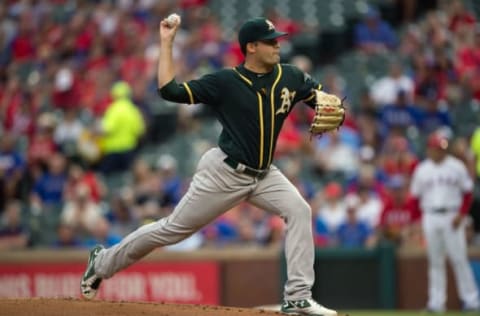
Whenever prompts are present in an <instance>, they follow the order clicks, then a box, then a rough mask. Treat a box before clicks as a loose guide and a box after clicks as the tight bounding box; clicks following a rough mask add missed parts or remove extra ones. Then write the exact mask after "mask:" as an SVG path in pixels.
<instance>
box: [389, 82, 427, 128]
mask: <svg viewBox="0 0 480 316" xmlns="http://www.w3.org/2000/svg"><path fill="white" fill-rule="evenodd" d="M421 118H422V112H421V111H420V110H419V108H418V107H417V106H415V105H414V104H412V103H411V102H410V101H409V100H408V96H407V93H406V92H405V91H402V90H401V91H399V92H398V94H397V99H396V101H395V102H394V103H393V104H388V105H385V106H384V107H383V108H382V109H381V112H380V123H381V126H382V134H383V135H384V136H388V135H389V134H391V133H401V134H405V133H406V132H407V130H414V131H418V130H419V128H420V124H421Z"/></svg>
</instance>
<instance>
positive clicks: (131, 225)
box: [106, 190, 140, 237]
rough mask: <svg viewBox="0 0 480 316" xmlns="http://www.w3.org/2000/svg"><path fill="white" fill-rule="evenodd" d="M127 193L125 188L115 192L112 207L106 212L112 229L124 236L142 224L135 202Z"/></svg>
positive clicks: (113, 231) (110, 204)
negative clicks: (135, 208)
mask: <svg viewBox="0 0 480 316" xmlns="http://www.w3.org/2000/svg"><path fill="white" fill-rule="evenodd" d="M126 195H128V192H126V191H125V190H123V191H120V192H119V193H117V194H115V195H114V196H113V197H112V199H111V200H110V203H109V206H110V208H109V210H108V213H107V214H106V218H107V220H108V221H109V222H110V231H111V232H112V233H114V234H116V235H119V236H122V237H124V236H126V235H128V234H129V233H131V232H132V231H134V230H135V229H137V228H138V227H139V226H140V223H139V219H138V218H137V215H136V214H135V210H134V206H133V203H132V201H131V200H130V199H129V198H128V196H126Z"/></svg>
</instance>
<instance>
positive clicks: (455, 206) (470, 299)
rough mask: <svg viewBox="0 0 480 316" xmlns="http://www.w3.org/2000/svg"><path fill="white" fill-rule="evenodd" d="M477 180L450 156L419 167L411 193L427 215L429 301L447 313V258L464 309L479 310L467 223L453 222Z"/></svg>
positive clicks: (425, 221)
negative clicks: (469, 259)
mask: <svg viewBox="0 0 480 316" xmlns="http://www.w3.org/2000/svg"><path fill="white" fill-rule="evenodd" d="M472 189H473V181H472V179H471V178H470V176H469V175H468V172H467V169H466V167H465V165H464V164H463V163H462V162H461V161H460V160H458V159H457V158H454V157H453V156H450V155H447V156H446V157H445V159H443V160H442V161H441V162H439V163H435V162H434V161H433V160H431V159H426V160H424V161H422V162H421V163H420V164H419V165H418V167H417V168H416V170H415V172H414V174H413V178H412V182H411V188H410V191H411V194H412V195H413V196H414V197H417V198H418V199H419V203H420V209H421V210H422V213H423V216H422V217H423V220H422V225H423V230H424V234H425V238H426V242H427V253H428V261H429V272H428V277H429V292H428V294H429V300H428V305H427V307H428V308H429V309H431V310H434V311H443V310H445V303H446V266H445V256H446V255H448V257H449V259H450V260H451V263H452V266H453V271H454V274H455V280H456V284H457V289H458V292H459V294H460V298H461V299H462V301H463V303H464V307H465V308H468V309H475V308H479V306H480V303H479V297H478V289H477V286H476V284H475V279H474V277H473V273H472V269H471V267H470V265H469V263H468V256H467V243H466V237H465V223H462V224H461V225H460V227H458V228H457V229H454V228H453V226H452V221H453V219H454V217H455V216H456V215H457V214H458V212H459V211H460V207H461V205H462V202H463V195H464V193H466V192H471V191H472Z"/></svg>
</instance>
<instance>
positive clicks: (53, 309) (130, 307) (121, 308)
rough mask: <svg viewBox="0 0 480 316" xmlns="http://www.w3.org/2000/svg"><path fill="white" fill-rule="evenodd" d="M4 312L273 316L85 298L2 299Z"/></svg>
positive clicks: (3, 315)
mask: <svg viewBox="0 0 480 316" xmlns="http://www.w3.org/2000/svg"><path fill="white" fill-rule="evenodd" d="M0 306H1V307H0V316H32V315H35V316H90V315H92V316H93V315H99V316H137V315H138V316H270V315H272V316H273V315H283V314H281V313H278V312H271V311H265V310H262V309H248V308H237V307H223V306H204V305H179V304H163V303H158V304H153V303H131V302H108V301H95V300H94V301H83V300H79V299H68V298H59V299H55V298H34V299H31V298H29V299H27V298H25V299H21V298H15V299H0Z"/></svg>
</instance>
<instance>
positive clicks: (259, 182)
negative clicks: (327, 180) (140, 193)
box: [81, 18, 337, 316]
mask: <svg viewBox="0 0 480 316" xmlns="http://www.w3.org/2000/svg"><path fill="white" fill-rule="evenodd" d="M179 25H180V21H179V20H178V21H176V23H173V24H172V23H169V21H167V20H164V21H162V22H161V24H160V41H161V47H160V56H159V64H158V78H157V79H158V87H159V93H160V95H161V96H162V97H163V98H164V99H166V100H169V101H173V102H178V103H189V104H198V103H203V104H207V105H209V106H211V107H212V108H213V110H214V111H215V113H216V114H217V117H218V119H219V121H220V123H221V124H222V126H223V131H222V133H221V135H220V138H219V141H218V147H215V148H212V149H210V150H209V151H207V152H206V153H205V154H204V155H203V156H202V158H201V160H200V162H199V163H198V167H197V170H196V173H195V175H194V177H193V180H192V183H191V184H190V187H189V189H188V192H187V193H186V194H185V196H184V197H183V198H182V200H181V201H180V202H179V204H178V205H177V207H176V208H175V210H174V211H173V212H172V214H171V215H169V216H168V217H166V218H162V219H160V220H159V221H158V222H155V223H152V224H149V225H146V226H143V227H141V228H139V229H138V230H136V231H135V232H133V233H132V234H130V235H129V236H127V237H126V238H125V239H124V240H123V241H122V242H121V243H120V244H118V245H116V246H114V247H111V248H109V249H103V247H101V246H97V247H95V248H94V249H93V250H92V252H91V254H90V258H89V264H88V266H87V270H86V272H85V274H84V276H83V278H82V284H81V289H82V293H83V295H84V296H85V297H87V298H92V297H94V296H95V294H96V292H97V290H98V287H99V285H100V282H101V280H102V279H106V278H110V277H111V276H112V275H113V274H115V273H116V272H118V271H120V270H122V269H124V268H126V267H127V266H129V265H131V264H133V263H134V262H136V261H138V260H139V259H140V258H142V257H143V256H145V255H146V254H148V253H149V252H151V251H152V250H154V249H155V248H157V247H162V246H166V245H170V244H174V243H177V242H179V241H181V240H183V239H185V238H187V237H188V236H190V235H192V234H193V233H194V232H196V231H197V230H199V229H200V228H202V227H203V226H205V225H206V224H208V223H210V222H211V221H213V220H214V219H215V218H216V217H218V216H219V215H221V214H223V213H224V212H226V211H228V210H229V209H231V208H232V207H233V206H235V205H237V204H238V203H240V202H242V201H245V200H246V201H248V202H250V203H252V204H253V205H255V206H257V207H259V208H261V209H264V210H266V211H269V212H272V213H274V214H277V215H279V216H281V217H282V218H283V219H284V220H285V222H286V225H287V234H286V241H285V253H286V260H287V277H288V280H287V282H286V285H285V290H284V302H283V304H282V312H284V313H287V314H288V313H290V314H301V315H317V316H320V315H322V316H336V315H337V312H335V311H333V310H330V309H328V308H326V307H324V306H322V305H320V304H318V303H317V302H316V301H315V300H313V299H312V293H311V287H312V285H313V283H314V277H315V274H314V269H313V263H314V244H313V236H312V228H311V227H312V225H311V209H310V206H309V205H308V203H307V202H306V201H305V200H304V199H303V197H302V196H301V195H300V193H299V191H298V190H297V189H296V188H295V186H294V185H293V184H292V183H291V182H290V181H289V180H287V178H286V177H285V176H284V175H283V174H282V172H281V171H280V170H279V169H278V168H277V167H276V166H275V165H273V164H272V159H273V155H274V151H275V145H276V141H277V137H278V134H279V133H280V129H281V127H282V124H283V121H284V120H285V118H286V117H287V115H288V114H289V113H290V111H291V110H292V107H293V106H294V105H295V104H296V103H297V102H299V101H303V102H305V103H306V104H307V105H309V106H311V107H314V106H315V104H314V102H315V92H314V90H315V89H319V88H320V85H319V84H318V82H316V81H315V80H313V79H312V78H311V77H310V76H309V75H307V74H305V73H303V72H302V71H300V70H299V69H298V68H296V67H294V66H292V65H287V64H280V45H279V43H278V38H279V37H282V36H285V35H287V34H286V33H284V32H279V31H277V30H276V29H275V26H274V25H273V24H272V23H271V22H270V21H268V20H267V19H265V18H255V19H251V20H248V21H247V22H245V23H244V24H243V25H242V27H241V28H240V31H239V34H238V40H239V43H240V46H241V49H242V52H243V54H244V55H245V62H244V63H242V64H241V65H239V66H237V67H235V68H233V69H223V70H220V71H218V72H215V73H212V74H207V75H205V76H203V77H201V78H199V79H196V80H191V81H188V82H184V83H181V84H179V83H177V82H176V81H175V65H174V62H173V58H172V46H173V40H174V37H175V33H176V31H177V30H178V28H179Z"/></svg>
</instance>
